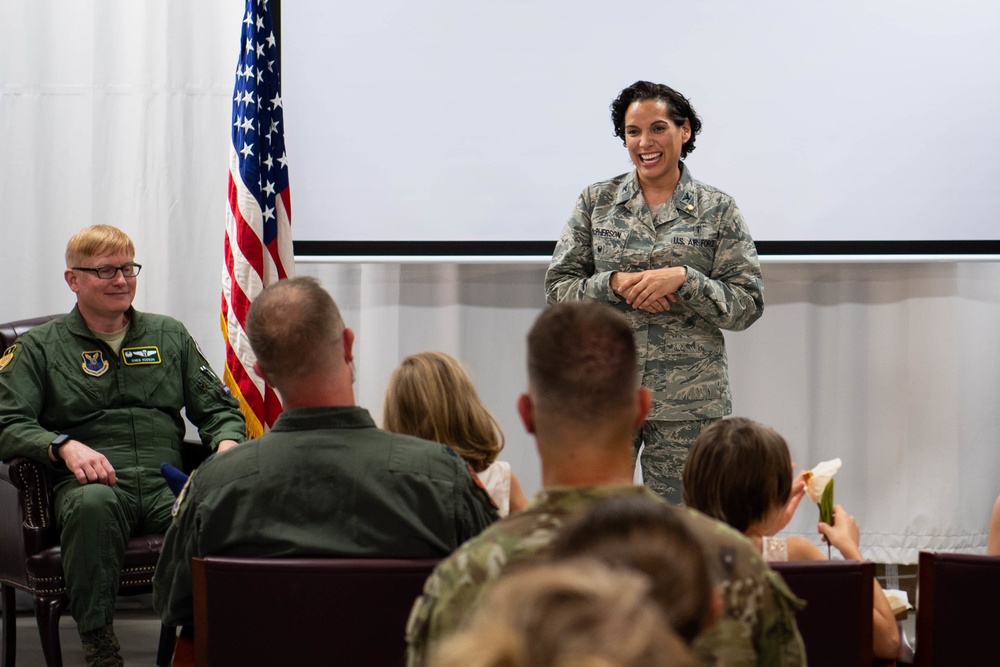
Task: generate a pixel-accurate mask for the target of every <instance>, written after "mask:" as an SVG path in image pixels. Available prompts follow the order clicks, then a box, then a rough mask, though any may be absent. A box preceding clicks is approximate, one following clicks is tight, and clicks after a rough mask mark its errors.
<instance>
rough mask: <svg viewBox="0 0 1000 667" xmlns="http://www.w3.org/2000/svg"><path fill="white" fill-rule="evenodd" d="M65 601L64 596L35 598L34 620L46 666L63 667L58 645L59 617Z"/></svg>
mask: <svg viewBox="0 0 1000 667" xmlns="http://www.w3.org/2000/svg"><path fill="white" fill-rule="evenodd" d="M66 602H67V600H66V597H65V596H57V597H40V596H39V597H36V598H35V620H36V621H37V622H38V634H39V636H40V637H41V640H42V653H43V654H44V655H45V665H46V667H63V662H62V647H61V646H60V645H59V617H60V616H61V615H62V610H63V607H65V606H66Z"/></svg>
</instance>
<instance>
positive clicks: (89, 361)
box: [80, 350, 111, 378]
mask: <svg viewBox="0 0 1000 667" xmlns="http://www.w3.org/2000/svg"><path fill="white" fill-rule="evenodd" d="M80 354H81V355H82V356H83V364H81V365H80V368H82V369H83V372H84V373H86V374H87V375H93V376H94V377H95V378H96V377H101V376H102V375H104V374H105V373H107V372H108V369H109V368H110V367H111V366H110V365H109V364H108V362H107V361H106V360H105V359H104V355H103V354H102V353H101V351H100V350H90V351H88V352H81V353H80Z"/></svg>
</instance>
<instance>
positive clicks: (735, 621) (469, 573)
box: [407, 302, 805, 667]
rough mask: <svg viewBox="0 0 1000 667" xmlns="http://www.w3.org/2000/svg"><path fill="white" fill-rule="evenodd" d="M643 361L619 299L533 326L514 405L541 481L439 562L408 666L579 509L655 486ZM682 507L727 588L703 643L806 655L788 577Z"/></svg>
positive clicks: (751, 660)
mask: <svg viewBox="0 0 1000 667" xmlns="http://www.w3.org/2000/svg"><path fill="white" fill-rule="evenodd" d="M635 369H636V350H635V341H634V339H633V337H632V330H631V328H630V327H629V325H628V323H627V322H626V321H625V319H624V318H623V317H622V316H621V315H620V314H619V313H617V312H615V310H614V309H612V308H610V307H608V306H606V305H603V304H598V303H594V302H570V303H562V304H557V305H554V306H552V307H551V308H549V309H548V310H546V311H545V312H543V313H542V314H541V316H539V318H538V320H537V321H536V322H535V324H534V326H533V327H532V329H531V332H530V333H529V334H528V392H527V393H525V394H522V395H521V397H520V398H519V399H518V404H517V407H518V412H519V414H520V416H521V420H522V421H523V422H524V425H525V428H526V429H527V430H528V432H529V433H532V434H533V435H534V436H535V440H536V442H537V447H538V453H539V457H540V458H541V466H542V485H543V487H544V490H543V491H542V492H541V493H540V494H539V495H538V496H537V497H536V498H535V499H534V501H533V502H532V503H531V504H530V505H529V506H528V508H527V509H526V510H524V511H523V512H520V513H518V514H514V515H511V516H510V517H508V518H506V519H504V520H502V521H500V522H499V523H496V524H494V525H493V526H492V527H490V528H489V529H487V530H485V531H483V533H482V534H481V535H479V536H478V537H476V538H473V539H472V540H470V541H468V542H466V543H465V544H464V545H462V546H461V547H460V548H459V549H458V551H456V552H455V553H454V554H452V555H451V556H449V557H448V558H447V559H445V560H444V561H443V562H442V563H441V564H440V565H439V566H438V567H437V568H436V569H435V571H434V573H433V574H432V575H431V577H430V578H429V579H428V580H427V583H426V584H425V586H424V593H423V595H422V596H421V597H420V598H418V599H417V602H416V603H415V605H414V608H413V612H412V613H411V616H410V622H409V625H408V628H407V641H408V643H409V654H408V658H409V665H411V667H412V666H417V665H424V664H427V662H426V661H427V657H428V650H429V648H430V647H431V644H432V643H435V642H437V641H438V640H441V639H443V638H445V637H447V636H448V635H449V634H451V633H452V632H454V631H455V630H456V629H458V628H459V627H460V626H461V625H462V624H463V622H464V621H465V619H466V618H467V616H468V615H469V613H470V612H471V610H472V609H473V608H474V607H475V606H476V604H477V602H478V600H479V599H480V596H481V594H482V592H483V590H484V589H486V588H487V587H488V584H490V582H492V581H495V580H496V579H498V578H499V577H500V576H501V575H502V574H503V573H504V572H506V571H507V570H508V569H510V568H511V567H512V566H514V565H515V564H518V565H520V564H526V563H528V562H534V561H535V560H537V559H539V558H541V557H543V556H544V555H546V554H547V551H548V549H549V548H550V545H551V543H552V540H553V538H554V537H555V535H556V534H557V532H558V531H559V529H560V528H561V527H562V526H563V525H564V524H565V523H566V522H567V520H568V519H570V517H571V516H572V515H574V514H575V513H576V512H578V511H580V510H583V509H584V508H587V507H590V506H591V505H593V504H594V503H596V502H598V501H600V500H601V499H603V498H608V497H611V496H628V495H648V496H650V497H653V498H657V497H658V496H656V495H655V494H653V493H651V492H650V491H647V490H645V489H644V488H643V487H641V486H635V485H633V482H632V480H633V467H634V466H633V463H632V440H633V435H634V433H635V431H636V429H638V428H639V427H640V426H641V425H642V423H643V421H644V420H645V417H646V413H647V412H648V411H649V408H650V405H651V397H650V394H649V391H648V390H647V389H645V388H641V387H640V386H639V382H638V379H637V377H636V372H635ZM677 512H678V513H679V515H680V516H681V517H682V518H683V520H684V521H685V523H686V524H687V526H688V528H689V529H690V530H691V532H692V533H693V534H694V535H695V538H696V539H697V540H698V541H699V542H700V544H701V546H702V549H703V550H704V552H705V555H706V558H707V559H708V568H709V573H710V576H711V577H712V580H713V582H714V583H715V585H716V586H718V587H720V589H721V591H722V596H723V616H722V619H721V620H720V621H719V623H718V624H716V625H715V626H714V627H712V628H711V629H709V630H706V631H705V632H703V633H702V634H701V635H700V636H699V637H697V638H696V640H695V642H694V644H693V649H694V650H695V651H696V653H697V654H698V655H699V656H701V657H702V658H703V659H704V660H705V661H706V662H708V663H709V664H714V663H715V662H717V663H718V664H725V665H727V666H729V667H733V666H736V667H744V666H747V667H748V666H751V665H760V666H764V665H766V666H768V667H774V666H779V667H780V666H799V665H804V664H805V648H804V646H803V644H802V638H801V636H800V635H799V633H798V629H797V628H796V626H795V606H796V605H797V601H796V599H795V597H794V596H793V595H792V594H791V592H790V591H789V590H788V588H787V586H785V584H784V582H783V581H782V580H781V578H780V577H778V576H777V575H776V574H774V573H773V572H771V570H770V569H769V568H768V567H767V564H766V563H765V562H764V560H763V559H762V558H761V556H760V554H758V553H757V552H756V551H755V550H754V548H753V547H752V546H751V544H750V542H749V541H747V539H746V538H744V537H743V536H742V535H740V534H739V533H737V532H736V531H734V530H732V529H731V528H729V527H728V526H726V525H725V524H723V523H721V522H718V521H715V520H714V519H709V518H708V517H706V516H704V515H703V514H700V513H698V512H696V511H694V510H691V509H687V508H677Z"/></svg>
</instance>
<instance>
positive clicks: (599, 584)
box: [429, 560, 695, 667]
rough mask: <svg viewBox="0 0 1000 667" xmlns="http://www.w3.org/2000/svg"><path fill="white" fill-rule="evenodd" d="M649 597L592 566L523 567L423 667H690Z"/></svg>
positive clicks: (631, 581)
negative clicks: (513, 666) (557, 666)
mask: <svg viewBox="0 0 1000 667" xmlns="http://www.w3.org/2000/svg"><path fill="white" fill-rule="evenodd" d="M649 591H650V586H649V580H648V579H647V578H646V577H644V576H642V575H641V574H639V573H637V572H630V571H626V570H611V569H609V568H607V567H605V566H603V565H601V564H600V563H597V562H596V561H588V560H580V561H574V562H566V563H557V564H544V565H537V566H534V567H529V568H526V569H523V570H520V571H518V572H515V573H512V574H510V575H508V576H505V577H504V578H502V579H501V580H500V581H498V582H497V584H496V585H495V586H494V587H493V588H492V589H491V590H490V591H489V593H488V594H487V595H486V599H485V600H483V601H482V604H480V605H478V607H477V609H476V611H475V612H474V613H473V616H472V617H471V619H470V620H469V623H468V624H467V625H466V626H465V627H464V629H463V630H461V631H459V632H458V633H457V634H455V635H453V636H452V637H451V638H450V639H449V640H447V641H445V642H444V643H443V644H442V646H441V648H440V651H439V653H438V656H437V657H436V658H435V659H433V660H432V661H431V662H430V663H429V664H433V665H436V666H437V667H507V666H509V665H517V666H518V667H551V666H553V665H566V666H569V665H572V666H573V667H686V666H689V665H690V666H693V665H694V664H695V663H694V661H693V659H692V657H691V654H690V652H689V650H688V649H687V647H685V645H684V643H683V642H682V641H681V640H680V639H679V638H678V637H677V636H676V635H675V634H674V633H673V632H672V631H671V630H670V626H669V624H668V623H667V622H666V620H665V618H664V616H663V614H662V612H661V611H660V608H659V606H658V605H657V604H656V603H655V602H654V601H653V600H652V599H651V598H650V594H649Z"/></svg>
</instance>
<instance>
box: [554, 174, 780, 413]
mask: <svg viewBox="0 0 1000 667" xmlns="http://www.w3.org/2000/svg"><path fill="white" fill-rule="evenodd" d="M666 266H686V267H687V269H688V271H687V278H686V279H685V281H684V283H683V284H682V285H681V286H680V288H679V289H678V290H677V297H678V300H677V303H675V304H673V305H672V306H671V308H670V310H669V311H667V312H664V313H655V314H654V313H647V312H646V311H642V310H635V309H634V308H632V307H631V306H629V305H628V303H626V302H625V301H624V300H622V299H619V298H618V296H617V295H616V294H615V293H614V292H613V291H611V287H610V284H609V283H610V280H611V274H612V273H614V272H616V271H623V272H637V271H646V270H649V269H657V268H662V267H666ZM545 294H546V298H547V299H548V301H549V303H555V302H558V301H569V300H578V299H593V300H596V301H603V302H605V303H609V304H611V305H613V306H615V307H616V308H618V309H620V310H621V311H622V312H623V313H624V314H625V316H626V317H627V318H628V320H629V322H630V323H631V324H632V328H633V330H634V331H635V336H636V345H637V348H638V352H639V377H640V380H641V382H642V384H643V386H645V387H648V388H649V389H650V391H652V392H653V400H654V403H653V410H652V412H651V413H650V415H649V419H661V420H669V421H686V420H699V419H712V418H717V417H724V416H725V415H728V414H729V413H730V411H731V410H732V398H731V394H730V391H729V378H728V374H727V366H726V348H725V341H724V340H723V337H722V331H721V330H722V329H730V330H734V331H741V330H743V329H746V328H747V327H749V326H750V325H751V324H753V323H754V322H755V321H757V319H758V318H759V317H760V316H761V314H762V313H763V311H764V285H763V281H762V279H761V274H760V264H759V262H758V260H757V249H756V247H755V246H754V243H753V239H752V238H750V231H749V230H748V229H747V226H746V223H745V222H744V221H743V216H742V215H741V214H740V211H739V209H737V208H736V203H735V202H734V201H733V198H732V197H730V196H729V195H727V194H725V193H724V192H721V191H719V190H716V189H715V188H713V187H711V186H709V185H705V184H704V183H699V182H698V181H696V180H694V179H693V178H691V174H690V172H689V171H688V169H687V167H685V166H684V165H683V164H682V165H681V179H680V182H679V183H678V184H677V189H676V190H674V194H673V197H672V198H671V199H670V200H669V201H668V202H666V204H664V206H663V208H662V209H660V211H659V214H658V215H657V217H656V219H655V220H653V219H652V218H651V217H650V211H649V207H648V206H646V201H645V199H644V198H643V196H642V190H641V189H640V187H639V181H638V178H637V177H636V174H635V172H634V171H633V172H631V173H628V174H623V175H621V176H618V177H616V178H613V179H611V180H609V181H603V182H601V183H595V184H594V185H591V186H590V187H589V188H587V189H586V190H584V191H583V193H582V194H581V195H580V198H579V199H578V200H577V202H576V208H575V210H574V211H573V215H572V217H571V218H570V219H569V222H567V223H566V226H565V228H564V229H563V232H562V235H561V236H560V238H559V242H558V244H557V245H556V249H555V253H554V254H553V256H552V262H551V263H550V264H549V269H548V271H547V272H546V274H545Z"/></svg>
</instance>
